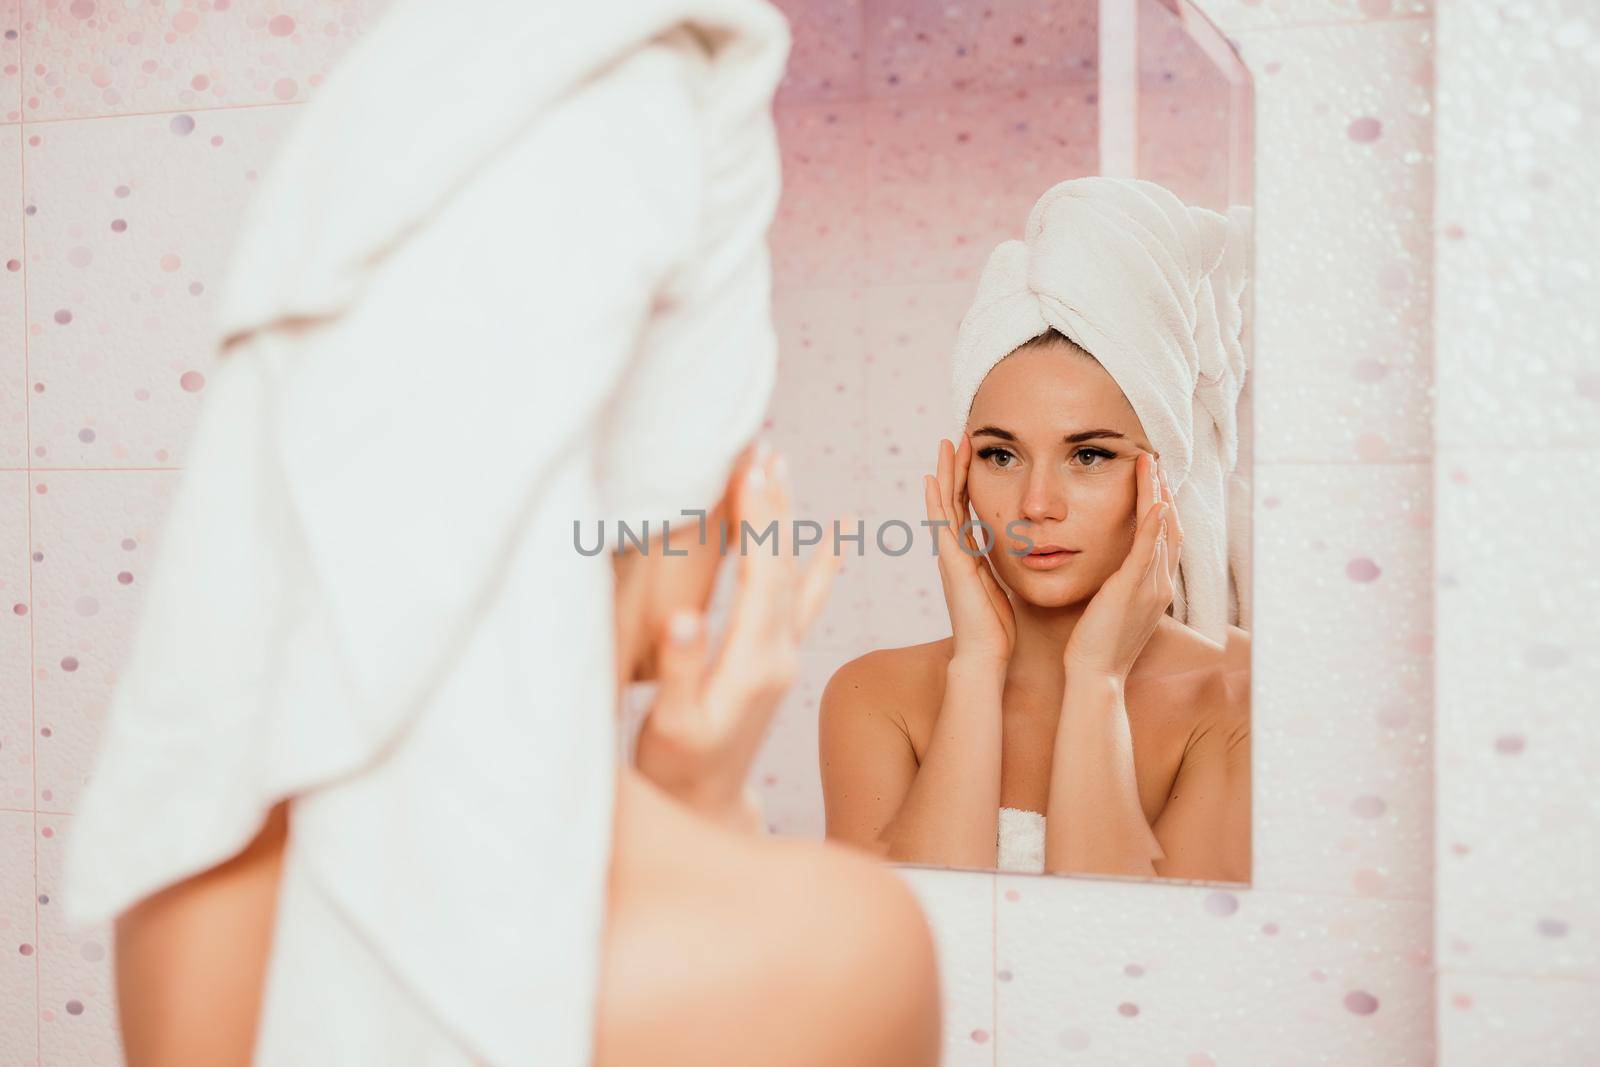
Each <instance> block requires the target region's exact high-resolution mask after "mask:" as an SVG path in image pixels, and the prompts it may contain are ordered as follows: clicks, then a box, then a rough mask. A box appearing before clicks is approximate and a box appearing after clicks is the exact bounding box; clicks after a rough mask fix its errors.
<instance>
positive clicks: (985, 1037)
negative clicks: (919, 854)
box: [895, 867, 1053, 1067]
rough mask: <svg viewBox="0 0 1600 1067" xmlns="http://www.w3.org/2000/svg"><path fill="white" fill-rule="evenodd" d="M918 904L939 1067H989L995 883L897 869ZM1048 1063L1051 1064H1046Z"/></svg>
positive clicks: (961, 874)
mask: <svg viewBox="0 0 1600 1067" xmlns="http://www.w3.org/2000/svg"><path fill="white" fill-rule="evenodd" d="M895 869H896V870H897V871H899V872H900V876H901V877H902V878H904V879H905V880H906V882H907V884H909V885H910V886H911V889H912V891H913V892H914V893H916V894H917V899H918V900H919V901H920V902H921V904H922V908H923V912H924V914H925V915H926V916H927V919H928V925H929V927H930V928H931V929H932V930H933V938H934V950H935V951H936V952H937V953H938V956H939V973H940V978H941V988H940V993H941V994H942V996H943V1005H942V1016H943V1017H942V1020H941V1021H942V1022H943V1024H944V1051H943V1055H942V1057H941V1058H940V1067H993V1065H994V1064H996V1063H998V1062H1005V1063H1011V1064H1016V1065H1018V1067H1021V1065H1023V1064H1026V1063H1028V1062H1029V1061H1027V1060H1024V1059H1020V1058H1017V1059H1013V1058H1010V1057H1007V1058H1006V1059H1005V1060H1003V1061H1002V1060H1000V1059H999V1058H998V1055H999V1050H998V1049H997V1048H996V1046H995V1043H994V1041H993V1035H994V1032H995V996H994V989H995V984H996V977H995V909H996V904H995V879H996V876H995V875H994V874H993V873H990V872H984V871H943V870H936V869H933V868H928V867H896V868H895ZM1045 1062H1053V1061H1045Z"/></svg>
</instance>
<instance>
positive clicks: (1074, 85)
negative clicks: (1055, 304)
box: [865, 82, 1098, 300]
mask: <svg viewBox="0 0 1600 1067" xmlns="http://www.w3.org/2000/svg"><path fill="white" fill-rule="evenodd" d="M1093 92H1094V83H1093V82H1071V83H1068V84H1065V85H1062V86H1034V87H1031V88H1026V89H1015V90H1008V91H984V92H977V91H972V92H967V93H946V94H942V95H931V96H922V95H919V96H916V97H913V98H910V99H906V100H898V99H897V100H882V101H874V102H873V103H871V104H870V105H868V106H867V108H866V120H865V121H866V123H867V175H866V178H867V186H866V211H867V224H866V242H867V263H866V268H867V281H868V282H869V283H877V284H887V283H909V282H945V281H964V282H967V283H968V292H969V294H970V293H971V292H972V291H973V290H974V289H975V288H976V285H977V280H978V275H979V274H980V273H981V272H982V270H983V264H984V262H985V261H986V260H987V259H988V256H989V253H990V251H991V250H993V248H994V246H995V245H996V244H998V243H1000V242H1001V241H1004V240H1008V239H1010V238H1013V237H1020V236H1021V235H1022V227H1023V224H1024V223H1025V222H1026V221H1027V218H1028V211H1029V209H1030V208H1032V207H1033V204H1034V201H1036V200H1037V199H1038V198H1039V194H1040V193H1042V192H1044V191H1045V189H1047V188H1049V187H1050V186H1052V185H1054V184H1055V183H1057V182H1059V181H1064V180H1066V179H1067V178H1074V177H1079V176H1082V175H1085V174H1092V173H1094V172H1095V161H1096V159H1097V158H1098V156H1097V152H1098V150H1097V141H1096V138H1097V134H1096V125H1095V122H1096V118H1095V107H1094V105H1093V103H1092V102H1091V97H1092V95H1093ZM968 299H969V300H970V295H969V297H968Z"/></svg>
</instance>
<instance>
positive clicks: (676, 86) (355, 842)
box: [62, 0, 788, 1067]
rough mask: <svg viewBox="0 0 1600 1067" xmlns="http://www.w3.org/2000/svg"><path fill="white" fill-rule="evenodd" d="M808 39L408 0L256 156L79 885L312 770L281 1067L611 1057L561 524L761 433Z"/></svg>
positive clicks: (642, 500)
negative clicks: (275, 147)
mask: <svg viewBox="0 0 1600 1067" xmlns="http://www.w3.org/2000/svg"><path fill="white" fill-rule="evenodd" d="M787 49H788V32H787V28H786V25H785V23H784V20H783V17H782V16H781V15H780V14H779V13H778V12H777V11H776V9H774V8H772V7H770V6H769V5H768V4H766V3H765V2H764V0H627V2H622V3H615V4H607V5H603V6H601V7H594V6H586V5H583V4H580V3H577V2H575V0H551V2H542V3H526V2H524V0H461V2H459V3H455V4H452V5H449V6H448V8H447V9H446V8H445V7H443V6H441V5H439V4H436V3H432V2H431V0H400V3H398V4H397V6H396V7H394V8H392V9H390V11H389V12H388V13H386V14H385V16H384V17H383V19H382V20H381V21H380V22H379V23H378V25H377V27H375V29H374V30H373V31H372V32H371V33H370V34H369V35H368V36H367V37H365V38H363V40H362V41H361V42H360V43H359V44H358V45H356V46H355V47H354V48H353V49H352V50H351V52H350V53H349V54H348V55H347V56H346V57H345V58H344V60H343V61H342V62H341V63H340V65H338V66H337V67H336V68H335V69H334V71H333V73H332V74H331V76H330V77H329V79H328V81H327V83H326V84H325V85H324V86H323V87H322V89H321V90H320V92H319V93H318V95H317V96H316V97H315V98H314V99H313V100H312V102H311V103H310V104H308V105H306V106H305V110H304V111H303V112H302V113H301V115H300V116H299V117H298V120H297V122H296V125H295V126H294V127H293V128H292V129H291V131H290V133H289V135H288V136H287V138H286V140H285V142H284V143H283V145H282V147H281V149H280V151H279V153H278V155H276V156H275V157H274V160H273V163H272V167H271V169H270V170H269V171H268V172H267V173H266V174H265V175H264V177H263V181H262V185H261V189H260V191H259V193H258V195H257V198H256V200H255V201H253V203H252V205H251V208H250V210H249V212H248V213H247V215H246V217H245V219H244V223H243V226H242V228H241V231H240V235H239V238H238V241H239V243H238V245H237V248H236V251H235V254H234V259H233V262H232V264H231V268H230V274H229V278H228V286H227V287H226V296H225V299H224V303H223V307H222V310H221V313H220V322H219V323H218V333H217V340H218V344H219V346H220V347H221V348H222V349H223V352H222V354H221V356H220V359H219V360H218V362H217V364H216V366H215V367H214V368H213V369H212V371H211V373H210V375H209V381H208V383H207V389H206V393H205V394H204V396H205V401H204V406H203V407H202V409H201V412H200V417H199V422H198V424H197V426H196V429H195V432H194V436H193V437H192V439H191V462H190V463H189V465H188V466H187V467H186V469H185V470H184V472H183V474H182V476H181V478H180V481H179V484H178V489H177V492H176V494H175V496H174V499H173V502H172V505H171V510H170V512H169V516H168V521H167V524H166V526H165V527H164V529H163V531H162V532H161V534H160V535H159V538H158V545H157V557H156V562H155V566H154V570H153V572H152V574H151V575H150V578H149V581H148V582H147V583H142V584H143V587H145V588H146V589H147V593H146V597H145V601H144V605H143V612H142V614H141V616H140V620H139V625H138V627H137V629H136V631H135V635H134V640H133V643H132V647H131V650H130V652H129V654H128V656H127V658H126V659H125V660H124V662H123V663H122V664H121V665H120V666H121V669H120V671H119V675H120V677H119V681H118V685H117V687H116V689H115V690H114V692H113V694H112V699H111V705H110V708H109V709H108V711H107V714H106V726H105V729H104V733H103V734H102V738H101V747H100V754H99V758H98V762H97V764H96V767H95V776H94V779H93V781H92V782H91V784H90V785H89V787H88V789H87V791H86V793H85V795H84V797H83V800H82V803H81V804H80V806H79V813H78V818H77V819H76V821H75V823H74V827H73V835H72V838H71V840H70V841H69V842H68V847H69V855H68V858H67V871H66V876H65V878H66V886H65V890H64V892H63V894H62V901H63V904H64V906H65V908H66V910H67V914H68V918H69V920H70V921H72V922H73V923H74V924H82V923H86V922H95V921H103V920H105V919H107V918H109V917H111V916H112V915H113V914H115V913H118V912H121V911H123V910H124V909H126V908H127V907H128V906H129V905H131V904H133V903H134V902H136V901H137V900H139V899H141V898H143V897H145V896H147V895H148V894H150V893H152V892H155V891H156V890H159V889H161V888H163V887H165V886H167V885H170V884H172V883H175V882H178V881H180V880H182V879H183V878H185V877H187V876H189V875H192V874H195V873H198V872H199V871H202V870H205V869H207V868H208V867H211V866H213V865H215V864H217V863H219V862H220V861H222V860H224V859H226V858H227V857H229V856H230V855H232V854H233V853H235V852H236V851H237V850H238V849H239V848H240V847H241V846H243V845H244V844H245V843H247V842H248V841H249V840H250V839H251V838H252V837H253V836H254V835H255V833H256V832H257V831H258V829H259V828H260V826H261V821H262V818H263V816H264V815H265V814H266V813H267V811H268V810H270V808H271V806H272V805H273V804H274V803H276V802H277V801H279V800H280V799H283V798H285V797H292V798H293V808H292V812H293V814H292V818H291V830H290V840H289V845H288V853H287V858H286V861H285V862H286V864H287V868H288V873H286V875H285V885H286V886H287V887H288V892H287V893H286V896H285V899H284V905H283V907H282V908H280V910H279V913H278V920H277V921H278V926H277V929H276V931H275V939H274V946H275V948H274V952H275V955H274V961H273V964H272V970H271V971H270V973H269V979H268V982H269V984H268V991H267V993H266V996H265V1000H264V1004H263V1019H262V1031H261V1035H260V1037H259V1039H258V1042H259V1043H258V1047H257V1051H258V1058H257V1059H256V1062H258V1063H262V1064H301V1063H384V1064H404V1063H427V1064H430V1065H437V1067H443V1065H447V1064H448V1065H458V1064H459V1065H465V1064H467V1063H471V1064H505V1065H511V1064H530V1063H540V1064H549V1065H552V1067H581V1065H582V1064H586V1063H588V1062H589V1060H590V1056H591V1043H592V1040H593V1032H594V1021H595V1017H594V1008H595V996H596V993H597V990H598V978H599V956H600V947H601V946H600V937H601V933H602V920H603V918H604V913H605V908H606V897H607V878H608V869H609V868H608V861H609V857H610V846H611V820H612V803H613V798H614V793H613V789H614V773H615V766H614V760H615V754H616V745H615V732H614V731H615V718H614V715H615V707H614V698H615V691H614V690H615V674H614V658H613V657H614V652H613V625H614V620H613V617H612V592H613V590H612V573H611V562H610V557H609V553H601V554H599V555H592V556H586V555H582V554H580V553H579V552H578V551H577V549H576V547H575V546H574V540H573V522H574V520H579V519H585V520H587V519H593V518H600V519H605V520H608V523H607V524H608V526H609V525H610V522H609V520H611V519H612V518H627V519H630V520H633V521H635V522H638V521H639V520H641V519H650V520H654V522H655V526H654V527H653V529H652V531H651V532H652V533H653V534H658V533H659V532H660V529H659V524H660V522H661V521H662V520H666V519H674V518H678V517H679V512H680V510H681V509H685V508H705V507H709V506H711V505H712V504H714V503H715V502H716V500H717V498H718V496H719V495H720V493H721V490H722V488H723V485H724V484H725V481H726V478H727V475H728V473H729V470H730V468H731V466H732V464H733V462H734V460H735V458H736V456H737V453H738V451H739V449H740V448H742V447H743V445H744V444H745V443H746V442H747V441H748V440H749V438H750V437H751V436H753V435H754V434H755V433H757V432H758V431H759V428H760V424H761V417H762V414H763V412H764V410H765V408H766V405H767V402H768V399H769V395H770V390H771V387H772V384H773V378H774V373H775V364H776V353H777V350H776V339H775V336H774V334H773V330H772V324H771V319H770V303H769V301H770V285H769V281H770V274H769V270H768V260H767V251H766V246H765V243H764V238H765V232H766V229H767V226H768V224H769V223H770V220H771V218H772V214H773V211H774V209H775V206H776V202H777V196H778V188H779V173H780V172H779V163H778V154H777V142H776V136H775V132H774V129H773V126H772V121H771V110H770V109H771V99H772V94H773V91H774V90H775V88H776V85H777V82H778V79H779V78H780V76H781V74H782V70H783V63H784V58H785V56H786V54H787ZM701 406H705V407H706V408H709V409H710V410H713V411H714V412H715V417H714V418H693V417H690V413H692V412H693V411H694V410H696V409H697V408H700V407H701ZM586 543H588V544H592V538H586ZM608 544H609V545H613V546H614V544H615V542H614V539H613V538H611V537H610V536H609V535H608ZM334 928H337V929H334ZM285 960H287V961H290V962H288V963H284V962H282V961H285ZM286 967H293V968H294V970H292V971H291V970H285V968H286ZM341 983H354V984H358V985H360V986H361V988H360V989H359V990H354V991H352V990H346V989H343V988H340V984H341ZM346 1009H349V1010H346Z"/></svg>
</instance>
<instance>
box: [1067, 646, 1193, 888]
mask: <svg viewBox="0 0 1600 1067" xmlns="http://www.w3.org/2000/svg"><path fill="white" fill-rule="evenodd" d="M1162 849H1163V846H1162V844H1161V842H1160V841H1158V840H1157V835H1156V834H1155V833H1154V832H1153V831H1152V830H1151V828H1150V824H1149V823H1148V822H1147V821H1146V820H1145V817H1144V808H1143V807H1142V806H1141V805H1140V803H1139V780H1138V778H1137V777H1136V776H1135V774H1134V768H1133V734H1132V731H1131V730H1130V729H1129V726H1128V708H1127V704H1126V702H1125V701H1124V696H1123V680H1122V679H1121V678H1120V677H1118V676H1115V675H1106V674H1096V673H1092V672H1086V671H1077V672H1074V671H1073V670H1071V669H1070V668H1069V669H1068V671H1067V686H1066V692H1065V694H1064V695H1063V697H1062V701H1061V718H1060V719H1059V720H1058V721H1057V723H1056V740H1055V753H1054V756H1053V759H1052V763H1051V767H1050V799H1049V805H1048V808H1047V810H1046V812H1045V845H1044V867H1045V870H1046V871H1047V872H1049V873H1051V874H1123V875H1143V876H1145V877H1154V876H1155V875H1156V873H1157V867H1156V866H1155V864H1156V863H1158V862H1159V861H1160V860H1161V859H1162V857H1163V855H1164V853H1163V851H1162Z"/></svg>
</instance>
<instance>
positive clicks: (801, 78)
mask: <svg viewBox="0 0 1600 1067" xmlns="http://www.w3.org/2000/svg"><path fill="white" fill-rule="evenodd" d="M773 6H774V7H776V8H777V9H778V10H780V11H782V12H783V14H784V16H785V17H786V18H787V19H788V20H789V38H790V47H789V65H788V67H787V68H786V69H785V70H784V75H783V80H782V81H781V82H780V83H779V84H778V93H777V99H778V102H779V103H780V104H783V103H787V102H789V101H793V100H834V99H852V98H855V97H859V96H860V95H861V92H862V89H861V77H862V48H863V43H862V36H863V33H864V31H865V28H866V21H865V16H864V10H865V7H866V3H865V0H774V4H773Z"/></svg>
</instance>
